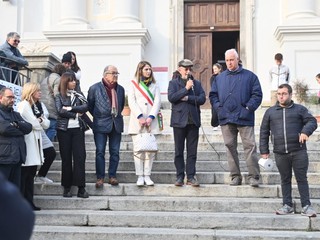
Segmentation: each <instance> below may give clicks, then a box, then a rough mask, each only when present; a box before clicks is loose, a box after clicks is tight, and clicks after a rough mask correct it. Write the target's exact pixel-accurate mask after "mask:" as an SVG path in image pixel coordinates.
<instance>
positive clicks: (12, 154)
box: [0, 105, 32, 164]
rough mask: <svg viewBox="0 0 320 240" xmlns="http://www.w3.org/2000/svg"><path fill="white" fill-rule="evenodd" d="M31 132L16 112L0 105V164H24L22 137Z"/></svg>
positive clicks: (24, 155) (24, 150)
mask: <svg viewBox="0 0 320 240" xmlns="http://www.w3.org/2000/svg"><path fill="white" fill-rule="evenodd" d="M13 122H14V123H15V124H16V126H14V124H12V123H13ZM31 131H32V125H31V124H30V123H28V122H26V121H24V119H23V118H22V117H21V115H20V114H19V113H18V112H15V111H13V110H12V109H11V108H7V107H4V106H3V105H0V164H18V163H25V161H26V155H27V154H26V151H27V149H26V143H25V141H24V135H25V134H28V133H30V132H31Z"/></svg>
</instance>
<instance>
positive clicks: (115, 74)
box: [106, 72, 120, 77]
mask: <svg viewBox="0 0 320 240" xmlns="http://www.w3.org/2000/svg"><path fill="white" fill-rule="evenodd" d="M106 74H111V75H112V76H114V77H118V75H119V74H120V73H118V72H106Z"/></svg>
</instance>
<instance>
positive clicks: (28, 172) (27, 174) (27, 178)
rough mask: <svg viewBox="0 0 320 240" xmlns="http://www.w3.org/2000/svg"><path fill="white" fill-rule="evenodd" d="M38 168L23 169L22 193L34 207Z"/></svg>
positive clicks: (26, 167)
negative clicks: (35, 180)
mask: <svg viewBox="0 0 320 240" xmlns="http://www.w3.org/2000/svg"><path fill="white" fill-rule="evenodd" d="M37 167H38V166H37V165H35V166H25V167H21V187H20V189H21V193H22V195H23V196H24V197H25V199H26V200H27V201H28V202H29V203H30V205H31V206H32V207H34V204H33V188H34V177H35V176H36V172H37Z"/></svg>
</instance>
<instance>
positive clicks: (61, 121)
mask: <svg viewBox="0 0 320 240" xmlns="http://www.w3.org/2000/svg"><path fill="white" fill-rule="evenodd" d="M81 95H83V94H82V93H81ZM55 102H56V108H57V112H58V119H57V129H59V130H62V131H67V129H68V123H69V119H70V118H73V119H75V118H76V115H77V113H85V112H87V111H88V105H87V104H86V103H82V102H81V101H80V99H79V98H76V103H75V106H72V110H71V111H67V110H66V109H63V108H62V107H64V106H65V107H70V106H71V97H70V96H67V97H65V98H64V97H62V96H61V94H60V93H59V94H58V95H57V96H56V98H55ZM79 126H80V128H81V130H83V131H85V130H86V128H85V126H84V122H83V121H80V120H79Z"/></svg>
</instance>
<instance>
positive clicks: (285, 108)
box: [260, 84, 317, 217]
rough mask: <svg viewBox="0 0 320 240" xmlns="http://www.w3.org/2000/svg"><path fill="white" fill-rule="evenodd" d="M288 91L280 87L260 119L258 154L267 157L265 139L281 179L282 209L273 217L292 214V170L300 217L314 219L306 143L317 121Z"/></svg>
mask: <svg viewBox="0 0 320 240" xmlns="http://www.w3.org/2000/svg"><path fill="white" fill-rule="evenodd" d="M291 98H292V88H291V86H290V85H289V84H282V85H280V86H279V87H278V90H277V99H278V102H277V103H276V105H275V106H272V107H270V108H269V109H268V110H267V111H266V112H265V115H264V117H263V120H262V124H261V128H260V153H261V157H262V158H268V157H269V136H270V134H271V139H272V143H273V146H274V147H273V152H274V157H275V160H276V164H277V167H278V170H279V172H280V176H281V190H282V196H283V197H282V198H283V206H282V207H281V208H280V209H278V210H277V211H276V214H279V215H285V214H293V213H294V206H293V203H292V193H291V191H292V183H291V179H292V169H293V171H294V175H295V178H296V180H297V184H298V190H299V194H300V200H301V206H302V210H301V214H302V215H304V216H308V217H316V212H315V211H314V210H313V208H312V207H311V203H310V196H309V184H308V180H307V171H308V165H309V161H308V154H307V147H306V141H307V140H308V138H309V136H310V135H311V134H312V133H313V132H314V130H316V128H317V121H316V119H315V118H314V117H313V116H312V115H311V114H310V113H309V112H308V109H307V108H305V107H304V106H302V105H299V104H295V103H293V101H292V100H291Z"/></svg>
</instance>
